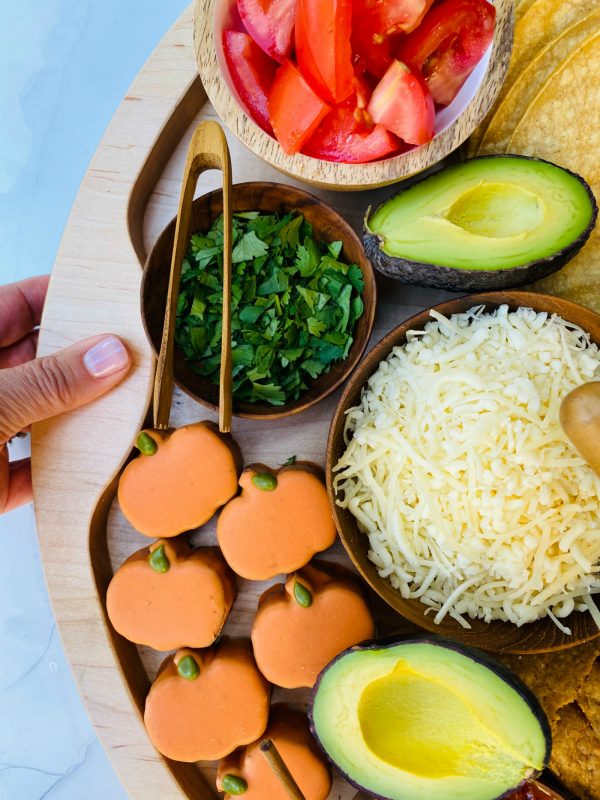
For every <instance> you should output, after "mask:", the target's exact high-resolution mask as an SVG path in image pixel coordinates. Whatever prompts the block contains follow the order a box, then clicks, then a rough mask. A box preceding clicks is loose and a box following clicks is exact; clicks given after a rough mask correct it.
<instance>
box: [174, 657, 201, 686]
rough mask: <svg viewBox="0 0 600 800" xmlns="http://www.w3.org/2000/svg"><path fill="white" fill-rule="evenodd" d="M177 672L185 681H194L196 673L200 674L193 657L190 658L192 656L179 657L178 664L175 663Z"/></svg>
mask: <svg viewBox="0 0 600 800" xmlns="http://www.w3.org/2000/svg"><path fill="white" fill-rule="evenodd" d="M177 672H179V674H180V675H181V677H182V678H185V679H186V681H195V680H196V678H197V677H198V675H200V668H199V667H198V662H197V661H196V659H195V658H192V656H184V657H183V658H182V659H180V661H179V664H177Z"/></svg>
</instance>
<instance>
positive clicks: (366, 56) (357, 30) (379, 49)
mask: <svg viewBox="0 0 600 800" xmlns="http://www.w3.org/2000/svg"><path fill="white" fill-rule="evenodd" d="M354 19H355V20H356V19H357V17H356V16H355V17H354ZM359 19H360V18H359ZM375 36H376V34H375V32H374V30H373V29H372V28H371V27H370V26H369V24H368V20H365V19H361V21H360V24H356V23H355V24H354V25H353V26H352V53H353V57H352V60H353V63H354V66H355V68H356V70H357V71H359V72H361V73H362V72H368V73H370V74H371V75H374V76H375V77H376V78H382V77H383V76H384V75H385V73H386V72H387V70H388V68H389V66H390V64H391V63H392V61H393V60H394V57H393V55H392V44H393V40H392V39H391V38H387V39H382V40H381V41H377V42H376V41H375V39H374V37H375Z"/></svg>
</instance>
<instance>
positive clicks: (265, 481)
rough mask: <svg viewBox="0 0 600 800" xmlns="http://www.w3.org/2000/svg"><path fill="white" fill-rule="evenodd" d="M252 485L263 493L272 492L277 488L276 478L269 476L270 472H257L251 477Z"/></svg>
mask: <svg viewBox="0 0 600 800" xmlns="http://www.w3.org/2000/svg"><path fill="white" fill-rule="evenodd" d="M252 483H253V484H254V485H255V486H256V488H257V489H262V491H263V492H272V491H273V489H276V488H277V478H276V477H275V475H271V473H270V472H259V473H258V475H254V476H253V477H252Z"/></svg>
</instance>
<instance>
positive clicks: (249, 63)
mask: <svg viewBox="0 0 600 800" xmlns="http://www.w3.org/2000/svg"><path fill="white" fill-rule="evenodd" d="M223 53H224V55H225V61H226V62H227V68H228V69H229V74H230V76H231V80H232V81H233V85H234V86H235V90H236V92H237V93H238V95H239V97H240V100H241V101H242V103H243V105H244V106H245V108H246V110H247V111H248V113H249V114H250V116H251V117H252V119H253V120H254V121H255V122H257V123H258V124H259V125H260V127H261V128H262V129H263V130H265V131H266V132H267V133H269V134H271V135H273V128H272V127H271V123H270V122H269V109H268V107H267V95H268V94H269V90H270V89H271V84H272V83H273V80H274V78H275V70H276V68H277V64H276V63H275V62H274V61H273V59H271V58H269V56H268V55H267V54H266V53H265V52H264V51H263V50H261V49H260V47H259V46H258V45H257V44H256V42H255V41H254V39H253V38H252V37H251V36H249V35H248V34H247V33H241V32H240V31H223Z"/></svg>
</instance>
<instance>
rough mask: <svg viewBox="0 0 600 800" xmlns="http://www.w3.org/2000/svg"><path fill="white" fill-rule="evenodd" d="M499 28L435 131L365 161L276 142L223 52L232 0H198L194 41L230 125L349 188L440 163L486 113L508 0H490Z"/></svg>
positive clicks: (275, 154)
mask: <svg viewBox="0 0 600 800" xmlns="http://www.w3.org/2000/svg"><path fill="white" fill-rule="evenodd" d="M495 6H496V11H497V16H496V31H495V35H494V41H493V43H492V46H491V48H490V49H489V50H488V52H487V53H486V54H485V55H484V57H483V59H482V60H481V62H480V63H479V64H478V65H477V67H476V68H475V70H474V71H473V73H472V74H471V75H470V76H469V79H468V80H467V82H466V83H465V85H464V86H463V87H462V89H461V91H460V92H459V94H458V96H457V97H456V98H455V99H454V100H453V102H452V103H451V104H450V105H449V106H447V107H446V108H443V109H441V110H440V111H438V113H437V114H436V125H435V131H436V135H435V137H434V138H433V140H432V141H431V142H429V143H428V144H426V145H423V146H422V147H413V148H411V149H409V150H407V151H406V152H404V153H401V154H399V155H396V156H392V157H390V158H387V159H383V160H381V161H374V162H370V163H368V164H338V163H335V162H332V161H322V160H320V159H316V158H310V157H309V156H304V155H301V154H296V155H293V156H288V155H286V154H285V153H284V152H283V150H282V149H281V147H280V146H279V144H278V142H277V141H276V140H275V139H273V138H272V137H271V136H269V134H267V133H265V132H264V131H263V130H262V128H261V127H260V126H259V125H257V124H256V123H255V122H254V120H252V119H251V118H250V117H249V116H248V115H247V114H246V111H245V110H244V108H243V106H242V104H241V101H240V99H239V97H238V95H237V93H236V91H235V88H234V86H233V83H232V81H231V78H230V76H229V71H228V69H227V65H226V63H225V57H224V55H223V47H222V37H223V31H224V30H226V29H229V28H234V29H237V30H242V26H241V21H240V19H239V15H238V14H237V6H236V0H195V17H194V42H195V47H196V60H197V62H198V71H199V72H200V77H201V79H202V83H203V84H204V88H205V89H206V93H207V94H208V96H209V98H210V101H211V103H212V104H213V106H214V107H215V110H216V111H217V113H218V114H219V116H220V117H221V119H222V120H223V121H224V123H225V124H226V125H227V127H228V128H229V130H230V131H231V132H232V133H233V134H234V135H235V136H237V138H238V139H239V140H240V141H241V142H242V143H243V144H245V145H246V147H247V148H248V149H249V150H251V151H252V152H253V153H255V154H256V155H257V156H259V157H260V158H262V159H263V160H264V161H266V162H267V163H268V164H271V165H272V166H273V167H275V168H276V169H279V170H281V172H283V173H285V174H286V175H289V176H291V177H293V178H297V179H298V180H301V181H306V182H307V183H310V184H312V185H314V186H321V187H326V188H329V189H338V190H340V191H353V190H357V189H373V188H375V187H377V186H385V185H387V184H389V183H394V181H398V180H402V179H403V178H407V177H409V176H410V175H414V174H416V173H417V172H421V171H422V170H424V169H427V168H428V167H431V166H433V165H434V164H437V163H438V162H439V161H441V160H442V159H443V158H445V157H446V156H447V155H448V154H449V153H451V152H452V151H453V150H456V148H457V147H458V146H459V145H460V144H462V142H464V141H465V139H467V137H468V136H470V134H471V133H472V132H473V130H474V129H475V128H476V127H477V125H479V123H480V122H481V121H482V120H483V118H484V117H485V115H486V114H487V112H488V110H489V109H490V108H491V106H492V104H493V102H494V100H495V99H496V96H497V94H498V92H499V90H500V87H501V85H502V82H503V80H504V77H505V75H506V71H507V69H508V63H509V60H510V54H511V49H512V39H513V24H514V12H513V0H495Z"/></svg>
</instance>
